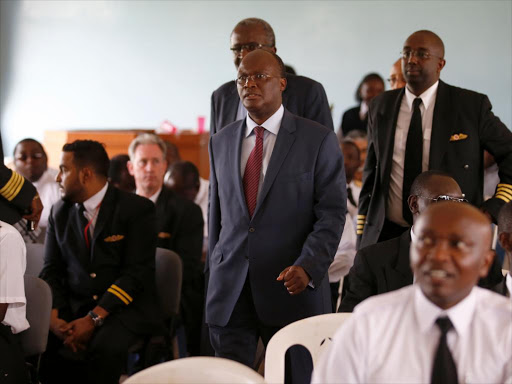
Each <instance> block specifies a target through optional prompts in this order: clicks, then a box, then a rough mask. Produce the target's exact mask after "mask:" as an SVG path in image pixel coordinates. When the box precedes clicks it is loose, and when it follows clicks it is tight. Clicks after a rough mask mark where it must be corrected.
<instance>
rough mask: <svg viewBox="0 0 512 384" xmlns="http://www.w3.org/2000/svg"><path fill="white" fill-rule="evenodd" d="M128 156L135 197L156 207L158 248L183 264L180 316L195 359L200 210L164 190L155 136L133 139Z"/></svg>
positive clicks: (162, 158) (162, 151)
mask: <svg viewBox="0 0 512 384" xmlns="http://www.w3.org/2000/svg"><path fill="white" fill-rule="evenodd" d="M128 153H129V154H130V161H129V162H128V171H129V172H130V174H131V175H133V176H134V177H135V186H136V193H137V195H140V196H144V197H146V198H148V199H150V200H151V201H152V202H153V203H154V204H155V205H156V212H157V214H156V223H157V231H158V239H157V246H158V247H160V248H166V249H170V250H171V251H174V252H176V253H177V254H178V255H179V256H180V258H181V260H182V262H183V285H182V290H181V297H182V299H181V315H182V317H183V321H184V325H185V331H186V333H187V347H188V350H189V353H190V354H191V355H197V354H199V339H200V333H201V330H200V329H201V318H202V314H203V300H204V294H203V292H204V291H203V289H204V283H203V274H202V265H201V250H202V246H203V216H202V213H201V208H199V207H198V206H197V205H196V204H194V203H193V202H191V201H188V200H185V199H182V198H180V197H178V196H177V195H176V193H174V192H173V191H172V190H170V189H168V188H166V187H164V175H165V172H166V170H167V161H166V146H165V143H164V142H163V140H162V139H160V138H159V137H158V136H157V135H154V134H149V133H146V134H143V135H140V136H138V137H136V138H135V139H133V141H132V142H131V143H130V147H129V148H128Z"/></svg>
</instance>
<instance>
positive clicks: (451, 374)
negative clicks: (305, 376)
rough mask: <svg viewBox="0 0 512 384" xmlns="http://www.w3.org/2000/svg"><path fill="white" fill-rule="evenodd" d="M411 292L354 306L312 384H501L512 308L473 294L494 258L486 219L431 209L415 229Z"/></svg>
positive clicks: (443, 206) (470, 212)
mask: <svg viewBox="0 0 512 384" xmlns="http://www.w3.org/2000/svg"><path fill="white" fill-rule="evenodd" d="M414 233H415V235H416V236H415V239H414V240H413V243H412V247H411V267H412V269H413V271H414V275H415V276H416V281H415V284H414V285H411V286H408V287H405V288H402V289H400V290H398V291H395V292H391V293H387V294H384V295H379V296H376V297H372V298H370V299H368V300H366V301H365V302H364V303H362V304H361V305H359V306H358V307H357V308H356V310H355V312H354V314H353V316H352V317H351V318H350V319H348V320H347V322H346V323H344V324H343V325H342V327H341V328H340V329H339V330H338V331H337V332H336V334H335V336H334V339H333V342H332V344H331V346H330V347H329V350H328V351H326V353H325V354H323V355H322V357H321V358H320V361H319V363H318V365H317V367H316V369H315V371H314V372H313V379H312V383H370V382H371V383H383V382H387V383H391V382H393V383H399V382H400V383H468V382H475V383H505V382H507V383H508V382H511V380H512V343H510V340H512V322H511V321H510V319H511V318H512V307H511V305H510V301H509V300H507V299H506V298H504V297H503V296H500V295H497V294H496V293H493V292H490V291H488V290H484V289H481V288H479V287H475V285H476V283H477V281H478V279H479V278H481V277H484V276H485V275H486V274H487V271H488V269H489V266H490V265H491V262H492V259H493V257H494V252H493V251H492V249H491V239H492V233H491V227H490V221H489V219H488V218H487V217H486V216H485V215H484V214H483V213H482V212H480V211H479V210H478V209H476V208H475V207H472V206H471V205H469V204H461V203H455V202H441V203H439V204H432V205H430V206H429V207H428V208H427V209H426V210H425V212H424V213H423V214H422V215H421V216H420V218H419V219H418V220H417V221H416V223H415V225H414Z"/></svg>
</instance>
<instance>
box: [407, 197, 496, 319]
mask: <svg viewBox="0 0 512 384" xmlns="http://www.w3.org/2000/svg"><path fill="white" fill-rule="evenodd" d="M414 238H415V240H414V241H413V242H412V246H411V267H412V269H413V271H414V275H415V278H416V281H417V283H418V284H419V286H420V288H421V290H422V291H423V293H424V294H425V296H426V297H427V298H428V299H429V300H430V301H431V302H433V303H434V304H435V305H437V306H439V307H441V308H443V309H447V308H450V307H452V306H454V305H456V304H457V303H459V302H460V301H461V300H463V299H464V298H465V297H467V296H468V295H469V293H470V292H471V290H472V289H473V287H474V286H475V285H476V283H477V282H478V279H480V278H482V277H485V276H487V272H488V270H489V266H490V265H491V263H492V260H493V257H494V252H493V251H492V250H491V240H492V231H491V223H490V221H489V219H488V218H487V217H486V216H485V215H484V214H483V213H482V212H481V211H479V210H478V209H477V208H475V207H473V206H471V205H469V204H466V203H463V204H461V203H455V202H442V203H438V204H431V205H430V206H429V207H427V209H426V210H425V211H424V212H423V213H422V214H421V216H420V217H419V219H418V220H417V221H416V223H415V225H414Z"/></svg>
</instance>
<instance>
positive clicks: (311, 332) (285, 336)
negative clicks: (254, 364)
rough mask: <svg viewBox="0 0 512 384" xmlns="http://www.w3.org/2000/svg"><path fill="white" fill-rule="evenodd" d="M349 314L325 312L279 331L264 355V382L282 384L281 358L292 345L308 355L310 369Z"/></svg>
mask: <svg viewBox="0 0 512 384" xmlns="http://www.w3.org/2000/svg"><path fill="white" fill-rule="evenodd" d="M351 315H352V314H351V313H329V314H326V315H319V316H313V317H308V318H306V319H302V320H299V321H296V322H294V323H291V324H289V325H287V326H286V327H284V328H282V329H280V330H279V331H278V332H277V333H276V334H275V335H274V336H273V337H272V338H271V339H270V341H269V343H268V345H267V352H266V355H265V381H266V382H267V383H284V356H285V353H286V351H287V350H288V348H290V347H291V346H292V345H296V344H298V345H302V346H304V347H306V348H307V349H308V351H309V353H311V359H312V360H313V366H314V365H315V363H316V361H317V360H318V357H319V356H320V353H321V351H322V350H323V349H324V348H325V347H326V346H327V345H329V344H330V342H331V340H332V337H333V336H334V333H336V331H337V330H338V328H339V327H340V326H341V324H342V323H343V322H344V321H345V320H346V319H347V318H348V317H349V316H351Z"/></svg>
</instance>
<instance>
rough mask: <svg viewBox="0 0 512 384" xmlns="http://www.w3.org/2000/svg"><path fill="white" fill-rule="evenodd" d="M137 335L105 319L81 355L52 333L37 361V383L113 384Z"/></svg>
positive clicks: (118, 323) (116, 321)
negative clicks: (39, 376)
mask: <svg viewBox="0 0 512 384" xmlns="http://www.w3.org/2000/svg"><path fill="white" fill-rule="evenodd" d="M139 337H140V336H138V335H136V334H135V333H133V332H132V331H131V330H129V329H128V328H126V327H125V326H124V325H123V324H122V323H121V322H120V321H119V319H117V318H116V317H115V316H109V317H107V318H106V319H105V323H104V324H103V326H102V327H101V328H98V329H97V330H95V331H94V334H93V336H92V338H91V340H90V342H89V345H88V346H87V349H86V351H84V352H82V353H80V352H79V353H73V352H72V351H71V350H70V349H68V348H67V347H65V346H64V345H63V343H62V340H60V339H58V338H57V337H56V336H55V335H54V334H53V333H52V332H50V334H49V337H48V346H47V348H46V352H45V353H44V355H43V358H42V361H41V381H42V382H43V383H48V384H59V383H63V384H64V383H66V384H69V383H77V384H78V383H95V384H114V383H115V384H117V383H119V377H120V376H121V374H122V373H123V370H124V369H125V368H126V362H127V356H128V349H129V348H130V347H131V346H132V345H134V344H135V342H136V341H137V340H138V339H139Z"/></svg>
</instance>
